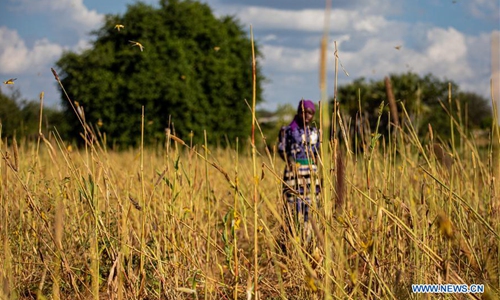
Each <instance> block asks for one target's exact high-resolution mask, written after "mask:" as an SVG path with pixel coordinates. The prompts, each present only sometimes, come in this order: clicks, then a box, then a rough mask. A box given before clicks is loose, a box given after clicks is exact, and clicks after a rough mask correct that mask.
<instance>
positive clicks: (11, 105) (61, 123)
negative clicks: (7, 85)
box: [0, 90, 69, 140]
mask: <svg viewBox="0 0 500 300" xmlns="http://www.w3.org/2000/svg"><path fill="white" fill-rule="evenodd" d="M39 122H40V103H39V102H38V101H34V100H31V101H29V100H25V99H21V94H20V92H19V91H18V90H14V91H13V92H12V94H11V95H6V94H3V93H2V91H1V90H0V123H1V124H2V137H7V138H9V139H10V138H12V137H13V136H14V135H15V136H16V138H18V139H20V138H27V139H32V140H33V139H36V138H37V137H38V127H39ZM54 129H57V132H58V133H59V135H60V136H61V137H62V138H67V137H68V135H67V133H68V130H69V128H68V125H67V123H66V120H65V118H64V116H63V113H62V111H60V110H57V109H54V108H50V107H44V109H43V119H42V132H43V133H44V134H45V136H48V134H49V133H48V131H52V130H54Z"/></svg>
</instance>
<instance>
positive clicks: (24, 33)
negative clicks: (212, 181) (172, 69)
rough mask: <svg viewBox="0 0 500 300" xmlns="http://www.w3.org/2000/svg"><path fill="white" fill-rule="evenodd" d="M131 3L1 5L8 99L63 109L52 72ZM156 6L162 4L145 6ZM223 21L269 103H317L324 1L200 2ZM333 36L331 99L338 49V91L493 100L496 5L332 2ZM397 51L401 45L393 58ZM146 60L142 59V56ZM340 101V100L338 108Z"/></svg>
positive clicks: (41, 0) (11, 1)
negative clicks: (434, 83) (441, 88)
mask: <svg viewBox="0 0 500 300" xmlns="http://www.w3.org/2000/svg"><path fill="white" fill-rule="evenodd" d="M134 2H135V1H132V0H113V1H103V0H84V1H82V0H2V1H1V4H2V9H1V10H0V79H1V80H0V81H5V80H7V79H9V78H13V77H17V78H18V79H17V81H16V82H15V85H13V86H6V85H2V86H1V89H2V92H4V93H7V94H8V93H12V92H13V90H14V89H18V90H19V91H20V92H21V95H22V97H23V98H25V99H32V100H34V99H38V94H39V93H40V92H41V91H44V92H45V103H46V104H48V105H50V106H57V105H58V104H59V102H60V101H61V100H60V95H59V91H58V88H57V86H56V82H55V81H54V78H53V76H52V73H51V72H50V68H51V67H54V65H55V61H57V60H58V58H59V57H60V56H61V54H62V53H63V51H77V52H78V51H82V50H83V49H86V48H88V47H89V43H88V41H89V39H90V38H91V36H90V35H89V32H90V31H92V30H95V29H98V28H100V27H101V26H102V20H103V16H104V15H105V14H123V13H124V12H125V11H126V9H127V5H128V4H132V3H134ZM143 2H145V3H149V4H152V5H157V3H158V1H157V0H154V1H153V0H146V1H143ZM202 2H206V3H208V4H209V5H210V7H212V9H213V11H214V13H215V14H216V15H218V16H223V15H228V14H229V15H235V16H236V17H237V18H238V19H239V20H240V21H241V23H242V24H243V25H244V26H245V27H246V28H248V30H249V27H250V25H252V27H253V30H254V35H255V39H256V41H257V42H258V43H259V45H260V47H261V50H262V52H263V54H264V57H263V58H262V59H261V60H260V61H259V62H258V63H259V64H260V65H261V67H262V68H263V72H264V75H265V76H266V77H267V78H268V81H267V82H266V83H265V84H264V98H265V103H263V104H262V107H264V108H268V109H275V108H276V107H277V105H278V104H285V103H290V104H293V105H294V106H295V104H296V103H297V102H298V101H299V100H300V99H301V98H308V99H312V100H314V101H317V100H319V99H320V96H321V95H320V90H319V85H318V84H319V79H318V72H319V71H318V66H319V44H320V39H321V36H322V32H323V25H324V16H325V10H324V7H325V1H324V0H309V1H304V0H240V1H234V0H233V1H230V0H204V1H202ZM329 24H330V27H329V54H328V64H329V65H328V68H329V70H328V94H329V95H333V82H334V72H333V66H334V56H333V52H334V51H333V50H334V42H336V43H337V47H338V50H339V58H340V62H341V63H342V65H343V66H344V68H345V69H346V71H347V73H348V74H349V76H347V75H346V74H345V73H344V72H340V73H339V75H338V81H339V84H346V83H349V82H351V81H352V80H354V79H357V78H359V77H365V78H367V79H375V80H378V79H382V78H383V77H384V76H386V75H388V74H390V73H396V74H400V73H405V72H407V71H412V72H416V73H418V74H421V75H425V74H428V73H432V74H433V75H435V76H437V77H438V78H440V79H443V80H444V79H451V80H453V81H455V82H456V83H458V84H459V86H460V88H461V90H462V91H470V92H475V93H478V94H480V95H483V96H485V97H488V98H489V95H490V87H489V86H490V78H491V39H492V34H493V32H496V33H497V34H500V32H499V31H500V8H499V1H498V0H419V1H415V0H339V1H336V0H333V1H332V10H331V15H330V22H329ZM396 46H401V47H400V49H399V50H398V49H396V48H395V47H396ZM145 51H146V50H145ZM340 100H341V99H340Z"/></svg>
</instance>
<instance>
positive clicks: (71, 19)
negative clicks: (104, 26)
mask: <svg viewBox="0 0 500 300" xmlns="http://www.w3.org/2000/svg"><path fill="white" fill-rule="evenodd" d="M11 2H12V6H11V9H13V10H18V11H23V12H30V13H39V12H56V13H57V15H53V14H51V17H52V18H53V19H52V20H51V21H52V22H53V23H54V24H57V26H60V27H61V29H64V28H71V29H74V30H76V31H77V32H78V34H79V35H80V36H83V35H86V34H87V33H88V32H89V31H91V30H93V29H96V28H97V27H98V26H99V25H100V24H101V23H102V22H103V17H104V16H103V15H102V14H99V13H98V12H97V11H95V10H89V9H88V8H87V7H86V6H85V5H84V4H83V0H15V1H14V0H11Z"/></svg>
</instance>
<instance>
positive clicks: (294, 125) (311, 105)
mask: <svg viewBox="0 0 500 300" xmlns="http://www.w3.org/2000/svg"><path fill="white" fill-rule="evenodd" d="M302 105H304V109H306V108H309V109H311V110H312V111H313V112H316V107H315V106H314V102H312V101H311V100H300V102H299V106H298V107H297V114H296V115H295V117H294V118H293V120H292V122H291V123H290V125H288V126H290V128H291V129H292V130H295V129H297V128H298V127H299V123H298V119H299V114H300V113H301V111H302Z"/></svg>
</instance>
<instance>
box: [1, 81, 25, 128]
mask: <svg viewBox="0 0 500 300" xmlns="http://www.w3.org/2000/svg"><path fill="white" fill-rule="evenodd" d="M0 124H2V128H1V133H2V137H7V138H11V137H12V136H13V135H14V134H15V133H16V130H17V128H18V127H19V125H20V124H21V116H20V112H19V107H18V105H17V103H16V99H15V98H14V97H9V96H7V95H6V94H4V93H2V91H1V90H0Z"/></svg>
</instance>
